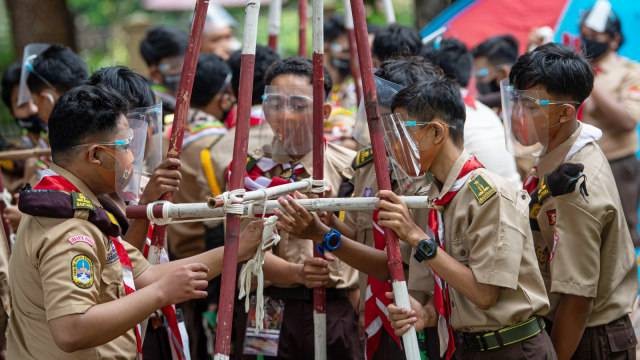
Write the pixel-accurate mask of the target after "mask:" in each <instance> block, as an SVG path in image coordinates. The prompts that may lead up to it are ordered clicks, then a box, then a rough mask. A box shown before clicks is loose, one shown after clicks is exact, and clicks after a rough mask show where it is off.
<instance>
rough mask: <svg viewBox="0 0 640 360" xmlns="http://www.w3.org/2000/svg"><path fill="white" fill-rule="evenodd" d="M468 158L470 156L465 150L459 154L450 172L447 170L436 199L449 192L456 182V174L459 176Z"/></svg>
mask: <svg viewBox="0 0 640 360" xmlns="http://www.w3.org/2000/svg"><path fill="white" fill-rule="evenodd" d="M470 157H471V155H469V153H467V152H466V151H465V150H463V151H462V153H460V156H458V159H456V161H455V162H454V163H453V166H452V167H451V170H449V173H448V174H447V178H446V180H445V181H444V185H442V188H440V194H438V198H440V197H442V196H444V194H446V193H447V192H449V190H450V189H451V187H452V186H453V183H455V182H456V180H458V174H460V171H462V167H463V166H464V164H465V163H466V162H467V160H469V158H470Z"/></svg>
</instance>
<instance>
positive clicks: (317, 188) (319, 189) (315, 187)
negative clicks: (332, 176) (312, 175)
mask: <svg viewBox="0 0 640 360" xmlns="http://www.w3.org/2000/svg"><path fill="white" fill-rule="evenodd" d="M327 190H329V186H328V185H327V182H326V181H325V180H324V179H320V180H311V192H312V193H315V194H323V193H324V192H325V191H327Z"/></svg>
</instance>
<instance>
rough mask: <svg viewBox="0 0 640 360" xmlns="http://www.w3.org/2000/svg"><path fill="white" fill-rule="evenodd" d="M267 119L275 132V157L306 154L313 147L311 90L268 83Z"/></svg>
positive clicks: (263, 99) (263, 104) (273, 145)
mask: <svg viewBox="0 0 640 360" xmlns="http://www.w3.org/2000/svg"><path fill="white" fill-rule="evenodd" d="M262 109H263V111H264V115H265V119H266V121H267V123H268V124H269V126H270V127H271V130H272V131H273V139H272V141H271V153H272V155H274V156H294V157H298V156H303V155H306V154H308V153H310V152H311V150H312V148H313V94H312V89H311V87H309V88H308V89H296V88H288V87H287V88H283V87H276V86H267V87H266V88H265V93H264V95H263V97H262Z"/></svg>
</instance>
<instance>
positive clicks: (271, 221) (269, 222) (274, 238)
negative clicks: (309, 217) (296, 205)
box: [238, 216, 280, 331]
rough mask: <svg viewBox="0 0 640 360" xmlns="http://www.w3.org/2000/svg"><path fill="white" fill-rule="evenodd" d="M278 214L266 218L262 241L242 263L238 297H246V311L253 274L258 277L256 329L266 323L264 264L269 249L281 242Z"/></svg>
mask: <svg viewBox="0 0 640 360" xmlns="http://www.w3.org/2000/svg"><path fill="white" fill-rule="evenodd" d="M277 221H278V217H277V216H269V217H268V218H265V219H264V227H263V229H262V241H261V243H260V246H259V247H258V249H257V250H256V254H255V255H254V256H253V258H252V259H251V260H249V261H247V262H246V263H245V264H244V265H242V269H241V270H240V284H239V289H240V293H239V295H238V299H242V298H243V297H244V298H245V300H244V311H245V312H249V307H250V305H251V300H250V296H249V294H250V293H251V281H252V279H253V276H255V277H256V279H257V281H258V284H257V286H256V331H258V330H262V329H263V325H264V274H263V273H262V265H263V264H264V256H265V253H266V252H267V250H269V249H270V248H271V247H273V246H276V245H277V244H278V242H280V235H278V230H277V229H276V222H277Z"/></svg>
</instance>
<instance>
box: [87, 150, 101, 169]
mask: <svg viewBox="0 0 640 360" xmlns="http://www.w3.org/2000/svg"><path fill="white" fill-rule="evenodd" d="M98 149H100V148H99V147H98V146H96V145H91V146H89V148H88V149H87V152H86V154H85V156H86V157H87V161H88V162H89V163H90V164H92V165H95V166H101V165H102V162H103V159H102V154H101V152H100V151H98Z"/></svg>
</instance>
